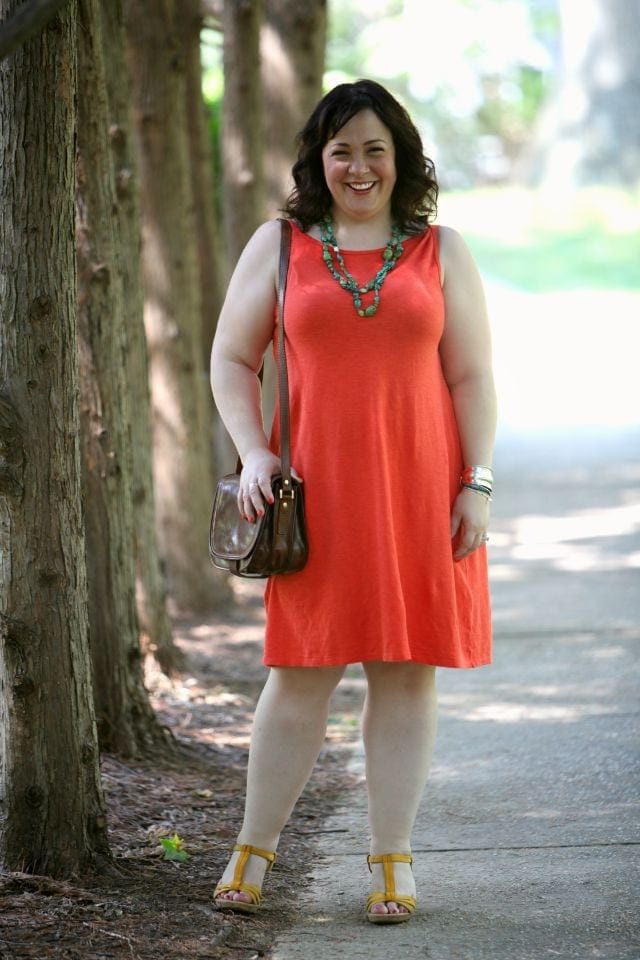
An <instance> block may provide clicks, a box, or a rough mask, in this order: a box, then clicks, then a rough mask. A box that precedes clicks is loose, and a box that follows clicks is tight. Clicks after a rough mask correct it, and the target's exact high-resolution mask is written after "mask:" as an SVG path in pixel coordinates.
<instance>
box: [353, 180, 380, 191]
mask: <svg viewBox="0 0 640 960" xmlns="http://www.w3.org/2000/svg"><path fill="white" fill-rule="evenodd" d="M374 182H375V181H374V180H370V181H369V183H350V184H349V186H350V187H351V189H352V190H368V189H369V188H370V187H372V186H373V184H374Z"/></svg>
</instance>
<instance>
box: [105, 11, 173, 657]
mask: <svg viewBox="0 0 640 960" xmlns="http://www.w3.org/2000/svg"><path fill="white" fill-rule="evenodd" d="M100 12H101V23H102V34H103V44H102V46H103V53H104V61H105V78H106V87H107V100H108V109H109V137H110V142H111V159H112V163H113V176H114V179H115V187H116V203H115V207H114V209H113V212H112V218H113V220H114V228H115V231H116V235H117V250H116V254H117V257H118V274H119V276H120V278H121V280H122V291H123V303H122V311H123V317H124V330H125V335H126V340H127V346H126V350H125V355H124V363H125V370H126V380H127V386H128V391H129V397H130V403H131V409H132V410H135V411H136V415H135V416H134V417H131V419H130V423H129V428H130V438H131V445H132V448H133V450H134V451H135V456H134V457H133V507H134V528H135V555H136V571H137V590H136V594H137V613H138V625H139V627H140V630H141V631H142V636H141V642H142V648H143V651H145V652H147V651H148V652H150V653H152V654H153V655H154V656H155V658H156V660H157V661H158V663H159V664H160V667H161V668H162V670H163V671H164V672H165V673H166V674H168V675H171V674H173V673H175V672H176V671H178V670H180V669H181V668H182V666H183V665H184V657H183V654H182V652H181V650H180V649H179V648H178V647H177V646H176V645H175V644H174V642H173V638H172V636H171V624H170V622H169V617H168V615H167V607H166V587H165V583H164V578H163V576H162V571H161V569H160V558H159V556H158V542H157V537H156V528H155V523H156V508H155V498H154V490H153V473H152V466H151V457H152V446H151V438H152V433H151V401H150V397H149V365H148V358H147V344H146V340H145V332H144V318H143V310H144V295H143V290H142V264H141V261H140V209H139V203H138V188H139V184H138V171H137V166H136V158H135V155H134V154H135V150H134V142H133V115H132V104H131V84H130V82H129V76H128V71H127V64H126V57H125V33H124V13H123V9H122V0H110V2H109V3H102V4H100Z"/></svg>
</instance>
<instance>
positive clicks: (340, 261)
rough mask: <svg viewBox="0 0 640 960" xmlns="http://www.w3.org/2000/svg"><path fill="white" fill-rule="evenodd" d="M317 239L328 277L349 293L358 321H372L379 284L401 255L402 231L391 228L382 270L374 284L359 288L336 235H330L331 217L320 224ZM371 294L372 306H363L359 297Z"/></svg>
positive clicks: (378, 303) (375, 278) (376, 307)
mask: <svg viewBox="0 0 640 960" xmlns="http://www.w3.org/2000/svg"><path fill="white" fill-rule="evenodd" d="M320 239H321V241H322V259H323V260H324V262H325V263H326V265H327V268H328V270H329V273H330V274H331V276H332V277H333V279H334V280H337V281H338V283H339V284H340V286H341V287H342V289H343V290H348V291H349V293H350V294H351V297H352V298H353V305H354V307H355V308H356V313H357V314H358V316H359V317H373V315H374V314H375V313H377V311H378V307H379V306H380V290H381V289H382V284H383V283H384V281H385V280H386V278H387V275H388V274H389V273H391V271H392V270H393V268H394V267H395V265H396V263H397V262H398V260H399V259H400V256H401V254H402V251H403V249H404V248H403V246H402V239H403V235H402V231H401V230H400V227H399V226H398V225H397V224H395V223H394V224H393V226H392V227H391V239H390V240H389V242H388V244H387V245H386V247H385V248H384V250H383V253H382V266H381V267H380V269H379V270H378V272H377V273H376V275H375V277H374V278H373V280H369V282H368V283H365V284H363V285H360V284H359V283H358V282H357V280H356V279H355V277H353V276H352V275H351V274H350V273H349V271H348V270H347V267H346V264H345V262H344V258H343V256H342V254H341V253H340V248H339V247H338V241H337V240H336V235H335V233H334V232H333V224H332V222H331V218H330V217H325V218H324V220H322V221H321V223H320ZM334 257H335V262H334ZM371 291H373V303H371V304H369V306H368V307H364V306H363V305H362V297H363V295H364V294H366V293H371Z"/></svg>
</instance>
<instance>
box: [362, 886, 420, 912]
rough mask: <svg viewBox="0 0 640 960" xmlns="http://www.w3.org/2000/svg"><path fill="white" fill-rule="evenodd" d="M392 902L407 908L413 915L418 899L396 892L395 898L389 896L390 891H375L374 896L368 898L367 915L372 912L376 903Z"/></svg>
mask: <svg viewBox="0 0 640 960" xmlns="http://www.w3.org/2000/svg"><path fill="white" fill-rule="evenodd" d="M390 900H392V901H393V902H394V903H399V904H400V905H401V906H403V907H406V908H407V910H408V912H409V913H413V911H414V910H415V908H416V898H415V897H410V896H405V895H404V894H399V893H396V892H395V891H394V893H393V896H392V897H391V896H389V891H388V890H387V891H385V892H384V893H383V892H382V891H381V890H375V891H374V892H373V893H372V894H370V895H369V897H367V913H370V912H371V907H373V906H374V905H375V904H376V903H387V902H388V901H390Z"/></svg>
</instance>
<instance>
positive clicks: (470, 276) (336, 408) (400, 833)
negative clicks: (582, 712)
mask: <svg viewBox="0 0 640 960" xmlns="http://www.w3.org/2000/svg"><path fill="white" fill-rule="evenodd" d="M298 142H299V152H298V159H297V161H296V163H295V165H294V167H293V176H294V182H295V189H294V191H293V193H292V195H291V197H290V198H289V201H288V203H287V205H286V208H285V210H286V213H287V215H288V217H289V218H290V219H291V222H292V231H291V233H292V243H291V257H290V263H289V272H288V284H287V293H286V301H285V305H284V315H285V319H286V331H287V333H286V351H287V367H288V377H289V399H290V410H291V422H290V440H291V457H292V463H293V464H294V465H295V467H296V470H297V471H299V474H298V473H296V474H295V475H296V476H298V478H299V479H303V481H304V491H305V492H304V497H305V517H306V523H307V533H308V542H309V556H308V560H307V563H306V566H305V567H304V568H303V569H301V570H298V571H297V572H295V573H290V574H287V575H284V576H282V575H280V576H273V577H271V578H270V579H269V581H268V583H267V587H266V591H265V605H266V609H267V626H266V637H265V653H264V662H265V664H267V665H268V666H269V667H270V668H271V670H270V673H269V678H268V680H267V683H266V686H265V689H264V691H263V694H262V696H261V698H260V701H259V703H258V707H257V710H256V717H255V724H254V730H253V734H252V741H251V750H250V755H249V774H248V782H247V799H246V808H245V818H244V822H243V826H242V830H241V832H240V836H239V838H238V845H237V846H236V847H235V851H234V853H233V855H232V857H231V859H230V862H229V864H228V866H227V869H226V870H225V872H224V874H223V877H222V880H221V882H220V884H219V885H218V887H217V888H216V892H215V894H214V899H215V902H216V904H217V906H218V907H220V908H221V909H231V910H240V911H243V912H247V913H248V912H255V910H257V908H258V905H259V902H260V898H261V884H262V880H263V876H264V873H265V870H266V869H267V868H270V867H271V865H272V864H273V861H274V859H275V852H274V851H275V848H276V846H277V843H278V840H279V837H280V831H281V830H282V828H283V826H284V825H285V823H286V821H287V820H288V818H289V815H290V813H291V810H292V809H293V805H294V804H295V802H296V800H297V798H298V796H299V794H300V792H301V791H302V789H303V787H304V785H305V783H306V780H307V778H308V776H309V774H310V772H311V769H312V767H313V765H314V763H315V760H316V758H317V756H318V752H319V750H320V747H321V745H322V742H323V739H324V735H325V730H326V724H327V714H328V705H329V698H330V696H331V694H332V692H333V690H334V688H335V686H336V684H337V683H338V681H339V680H340V678H341V676H342V673H343V671H344V669H345V666H346V664H349V663H362V664H363V668H364V671H365V674H366V678H367V699H366V706H365V711H364V718H363V732H364V743H365V751H366V757H367V788H368V795H369V820H370V830H371V846H370V849H371V853H370V856H369V858H368V862H369V866H370V868H371V871H372V882H373V890H372V892H371V894H370V896H369V898H368V900H367V907H366V917H367V919H368V920H369V921H370V922H372V923H398V922H401V921H405V920H408V919H409V918H410V916H411V914H412V913H413V911H414V909H415V905H416V899H415V883H414V880H413V876H412V873H411V852H410V851H411V841H410V836H411V831H412V828H413V824H414V821H415V817H416V812H417V809H418V804H419V802H420V798H421V796H422V792H423V788H424V785H425V782H426V778H427V774H428V769H429V762H430V757H431V752H432V748H433V742H434V736H435V729H436V691H435V668H436V666H449V667H474V666H480V665H482V664H485V663H488V662H489V661H490V658H491V625H490V614H489V597H488V585H487V563H486V552H485V540H486V528H487V524H488V520H489V499H490V493H491V488H492V473H491V469H490V463H491V455H492V446H493V435H494V430H495V398H494V391H493V381H492V377H491V361H490V347H489V334H488V323H487V317H486V313H485V309H484V299H483V295H482V290H481V287H480V283H479V279H478V274H477V271H476V269H475V266H474V264H473V261H472V259H471V257H470V255H469V253H468V251H467V248H466V246H465V244H464V242H463V241H462V239H461V238H460V237H459V236H458V234H456V233H455V231H453V230H449V229H447V228H445V227H434V226H432V225H431V220H432V219H433V216H434V214H435V203H436V198H437V184H436V181H435V177H434V172H433V164H432V163H431V161H430V160H428V159H427V158H426V157H425V156H424V153H423V149H422V143H421V141H420V137H419V135H418V133H417V131H416V128H415V126H414V125H413V123H412V121H411V119H410V117H409V116H408V114H407V113H406V111H405V110H404V108H403V107H402V106H401V104H399V103H398V102H397V101H396V100H395V99H394V98H393V97H392V96H391V95H390V94H389V93H388V91H386V90H385V89H384V88H383V87H381V86H380V85H379V84H376V83H373V82H371V81H368V80H361V81H358V82H357V83H354V84H342V85H340V86H339V87H336V88H335V89H334V90H332V91H331V92H330V93H329V94H327V96H326V97H324V98H323V99H322V100H321V101H320V103H319V104H318V106H317V107H316V108H315V110H314V111H313V113H312V115H311V117H310V118H309V121H308V123H307V124H306V126H305V128H304V129H303V130H302V132H301V134H300V136H299V141H298ZM279 246H280V225H279V224H278V223H266V224H264V225H263V226H262V227H260V229H259V230H258V231H257V232H256V234H255V235H254V237H253V238H252V240H251V241H250V242H249V244H248V246H247V247H246V249H245V251H244V253H243V255H242V257H241V258H240V261H239V263H238V266H237V268H236V271H235V273H234V276H233V278H232V280H231V284H230V286H229V291H228V294H227V299H226V301H225V305H224V308H223V311H222V314H221V317H220V321H219V323H218V330H217V333H216V338H215V341H214V345H213V351H212V386H213V390H214V395H215V398H216V403H217V404H218V408H219V409H220V413H221V416H222V418H223V420H224V422H225V424H226V425H227V427H228V429H229V432H230V433H231V436H232V437H233V440H234V442H235V443H236V446H237V448H238V452H239V454H240V457H241V459H242V462H243V471H242V475H241V481H240V487H241V491H240V496H239V504H238V506H239V509H240V510H241V512H242V513H243V514H244V516H245V517H246V518H247V519H248V520H249V521H250V522H253V521H254V520H255V517H256V514H258V515H259V516H262V515H263V513H264V508H265V502H273V492H272V487H271V477H272V475H273V474H275V473H277V472H279V471H280V415H279V411H276V417H275V421H274V425H273V429H272V432H271V436H270V437H269V438H267V436H266V435H265V433H264V429H263V425H262V421H261V419H260V412H259V411H260V403H259V400H260V396H259V385H258V379H257V376H256V372H257V370H258V369H259V367H260V364H261V361H262V356H263V354H264V351H265V350H266V349H267V347H268V345H269V343H270V342H271V341H273V342H274V347H275V345H276V344H277V343H278V341H279V338H280V337H281V336H283V331H282V329H281V328H280V324H279V323H278V322H277V321H276V317H277V315H278V313H277V311H276V310H275V290H276V276H277V265H278V252H279ZM425 544H428V548H425V546H424V545H425Z"/></svg>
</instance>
